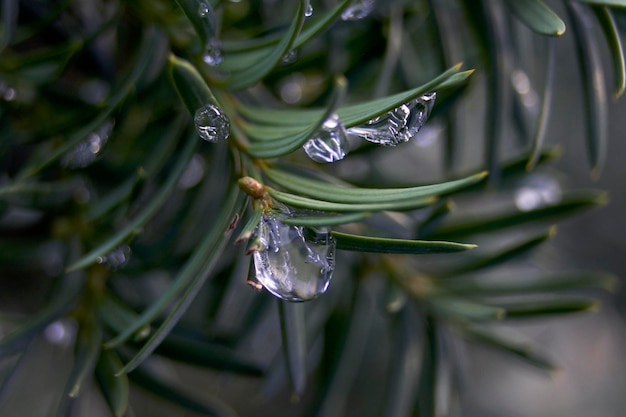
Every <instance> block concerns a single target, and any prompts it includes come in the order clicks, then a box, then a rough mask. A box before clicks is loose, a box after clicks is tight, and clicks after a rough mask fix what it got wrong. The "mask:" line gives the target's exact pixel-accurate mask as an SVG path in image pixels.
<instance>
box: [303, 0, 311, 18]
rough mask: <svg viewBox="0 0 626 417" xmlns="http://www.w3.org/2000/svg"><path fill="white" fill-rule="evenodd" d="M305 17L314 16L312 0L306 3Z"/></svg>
mask: <svg viewBox="0 0 626 417" xmlns="http://www.w3.org/2000/svg"><path fill="white" fill-rule="evenodd" d="M304 15H305V16H306V17H311V16H313V6H312V5H311V0H308V1H307V2H306V6H305V8H304Z"/></svg>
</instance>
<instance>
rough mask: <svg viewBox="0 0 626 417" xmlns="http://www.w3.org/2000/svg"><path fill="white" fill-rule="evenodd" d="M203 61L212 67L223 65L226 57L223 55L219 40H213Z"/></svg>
mask: <svg viewBox="0 0 626 417" xmlns="http://www.w3.org/2000/svg"><path fill="white" fill-rule="evenodd" d="M202 60H203V61H204V62H205V63H207V64H209V65H210V66H212V67H215V66H217V65H219V64H221V63H222V61H224V56H223V55H222V43H221V42H220V41H219V40H217V39H213V40H211V41H210V42H209V45H208V46H207V50H206V51H205V52H204V56H203V57H202Z"/></svg>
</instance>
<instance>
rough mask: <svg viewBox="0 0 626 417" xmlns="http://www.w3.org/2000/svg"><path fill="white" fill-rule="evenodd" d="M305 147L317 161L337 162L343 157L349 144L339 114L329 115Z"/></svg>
mask: <svg viewBox="0 0 626 417" xmlns="http://www.w3.org/2000/svg"><path fill="white" fill-rule="evenodd" d="M303 148H304V151H305V152H306V154H307V155H308V156H309V158H311V159H312V160H314V161H315V162H335V161H339V160H340V159H343V158H344V157H345V156H346V153H347V149H348V148H349V144H348V138H347V133H346V129H345V128H344V126H343V124H342V123H341V121H340V120H339V116H337V115H336V114H333V115H332V116H331V117H329V118H328V119H327V120H326V121H325V122H324V124H323V125H322V127H321V128H320V129H319V130H318V131H317V132H315V134H314V135H313V137H312V138H311V139H309V140H308V141H307V143H305V144H304V146H303Z"/></svg>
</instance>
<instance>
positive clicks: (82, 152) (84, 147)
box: [61, 119, 115, 169]
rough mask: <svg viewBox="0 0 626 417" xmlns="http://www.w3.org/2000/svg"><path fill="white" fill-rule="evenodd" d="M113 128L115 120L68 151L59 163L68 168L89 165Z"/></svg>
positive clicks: (109, 121) (108, 122)
mask: <svg viewBox="0 0 626 417" xmlns="http://www.w3.org/2000/svg"><path fill="white" fill-rule="evenodd" d="M114 126H115V120H113V119H111V120H108V121H107V122H105V123H104V124H103V125H102V126H100V128H98V130H96V131H95V132H92V133H91V134H89V136H88V137H87V139H85V140H84V141H82V142H80V143H79V144H78V145H76V146H75V147H74V149H72V150H71V151H69V152H68V153H67V154H65V156H64V157H63V159H62V160H61V163H62V164H63V165H65V166H66V167H68V168H72V169H76V168H84V167H86V166H89V165H91V164H92V163H93V162H94V161H95V160H96V159H97V158H98V156H99V154H100V152H101V151H102V149H103V148H104V145H106V143H107V141H108V140H109V136H110V135H111V132H112V131H113V127H114Z"/></svg>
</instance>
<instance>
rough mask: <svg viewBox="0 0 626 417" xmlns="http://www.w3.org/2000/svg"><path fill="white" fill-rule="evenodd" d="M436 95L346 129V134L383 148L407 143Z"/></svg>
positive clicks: (427, 114) (419, 99)
mask: <svg viewBox="0 0 626 417" xmlns="http://www.w3.org/2000/svg"><path fill="white" fill-rule="evenodd" d="M435 97H436V93H429V94H425V95H423V96H421V97H418V98H416V99H413V100H411V101H410V102H408V103H405V104H402V105H400V106H398V107H396V108H395V109H393V110H391V111H389V112H387V113H386V114H383V115H382V116H378V117H375V118H374V119H372V120H368V121H367V122H365V123H364V124H362V125H358V126H354V127H351V128H350V129H348V134H350V135H353V136H358V137H361V138H363V139H365V140H367V141H370V142H373V143H377V144H379V145H384V146H396V145H398V144H400V143H403V142H407V141H409V140H410V139H411V138H412V137H414V136H415V135H416V134H417V133H418V132H419V131H420V129H421V128H422V126H424V123H426V120H427V119H428V116H429V115H430V112H431V111H432V108H433V106H434V103H435Z"/></svg>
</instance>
